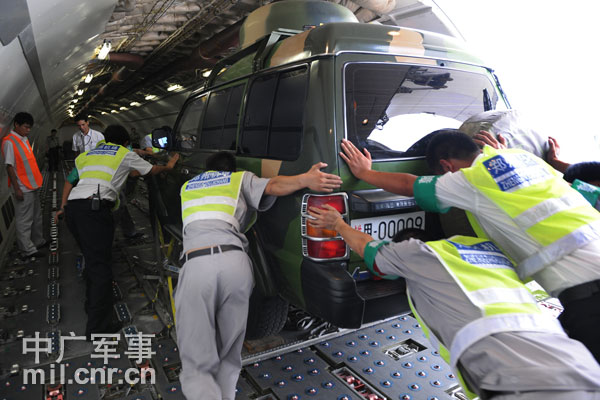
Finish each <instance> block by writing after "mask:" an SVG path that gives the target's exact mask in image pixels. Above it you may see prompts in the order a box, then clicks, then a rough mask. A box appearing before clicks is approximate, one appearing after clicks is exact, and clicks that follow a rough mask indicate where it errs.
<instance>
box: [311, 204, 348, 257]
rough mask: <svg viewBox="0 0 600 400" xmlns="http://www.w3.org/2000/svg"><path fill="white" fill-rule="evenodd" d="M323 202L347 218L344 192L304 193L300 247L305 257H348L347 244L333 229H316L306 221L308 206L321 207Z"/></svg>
mask: <svg viewBox="0 0 600 400" xmlns="http://www.w3.org/2000/svg"><path fill="white" fill-rule="evenodd" d="M325 204H328V205H330V206H331V207H333V208H335V209H336V210H338V212H339V213H340V214H342V215H343V216H344V218H347V214H348V211H347V205H346V204H347V196H346V194H345V193H338V194H334V195H326V196H324V195H313V194H306V195H304V198H303V199H302V245H303V246H302V248H303V254H304V256H305V257H308V258H311V259H314V260H316V261H321V260H335V259H343V258H346V257H348V246H347V245H346V242H344V241H343V240H342V239H341V238H340V237H339V235H338V233H337V232H336V231H334V230H329V229H317V228H314V227H312V226H311V225H310V224H309V223H308V221H309V216H308V209H309V208H310V207H318V208H323V206H324V205H325Z"/></svg>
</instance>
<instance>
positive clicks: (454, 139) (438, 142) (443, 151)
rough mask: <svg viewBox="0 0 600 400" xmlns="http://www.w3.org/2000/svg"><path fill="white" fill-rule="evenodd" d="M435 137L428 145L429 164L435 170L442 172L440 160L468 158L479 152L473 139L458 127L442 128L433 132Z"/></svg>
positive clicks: (427, 156) (427, 157)
mask: <svg viewBox="0 0 600 400" xmlns="http://www.w3.org/2000/svg"><path fill="white" fill-rule="evenodd" d="M432 135H433V137H432V138H431V141H430V142H429V145H428V146H427V153H426V159H427V165H429V168H431V169H432V170H433V171H434V172H436V173H439V172H441V171H440V170H441V167H440V160H448V159H450V158H455V159H457V160H468V159H471V158H473V157H474V156H476V155H477V154H478V153H479V151H480V150H479V147H478V146H477V143H475V142H474V141H473V139H472V138H471V137H470V136H468V135H466V134H465V133H463V132H461V131H459V130H458V129H440V130H438V131H435V132H432Z"/></svg>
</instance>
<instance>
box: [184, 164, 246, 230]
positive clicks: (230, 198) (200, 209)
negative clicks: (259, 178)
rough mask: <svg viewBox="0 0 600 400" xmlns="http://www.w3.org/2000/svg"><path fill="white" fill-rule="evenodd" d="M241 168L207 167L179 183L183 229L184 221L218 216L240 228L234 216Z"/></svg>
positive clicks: (219, 218)
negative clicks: (217, 169)
mask: <svg viewBox="0 0 600 400" xmlns="http://www.w3.org/2000/svg"><path fill="white" fill-rule="evenodd" d="M243 177H244V172H219V171H206V172H203V173H201V174H200V175H198V176H196V177H195V178H193V179H191V180H189V181H187V182H186V183H184V184H183V186H182V187H181V215H182V218H183V229H184V230H185V227H186V226H187V224H189V223H191V222H193V221H198V220H206V219H217V220H221V221H225V222H228V223H230V224H231V225H233V226H234V227H235V228H236V229H237V230H239V229H240V223H239V221H238V220H237V219H236V218H235V217H234V214H235V209H236V207H237V203H238V199H239V196H240V191H241V188H242V178H243Z"/></svg>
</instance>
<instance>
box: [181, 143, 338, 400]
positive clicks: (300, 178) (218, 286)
mask: <svg viewBox="0 0 600 400" xmlns="http://www.w3.org/2000/svg"><path fill="white" fill-rule="evenodd" d="M326 166H327V164H325V163H317V164H315V165H313V166H312V168H311V169H310V170H309V171H308V172H306V173H304V174H300V175H294V176H276V177H274V178H271V179H266V178H259V177H257V176H256V175H254V174H253V173H252V172H244V171H240V172H235V171H236V163H235V158H234V156H233V155H232V154H231V153H229V152H219V153H216V154H214V155H213V156H211V157H210V158H209V159H208V160H207V164H206V168H207V169H208V171H206V172H203V173H201V174H200V175H198V176H196V177H195V178H193V179H191V180H189V181H187V182H186V183H184V184H183V186H182V187H181V209H182V217H183V257H182V260H181V263H182V264H183V268H182V269H181V273H180V275H179V281H178V283H177V291H176V292H175V309H176V318H175V321H176V328H177V344H178V346H179V354H180V355H181V364H182V371H181V375H180V376H179V379H180V380H181V388H182V390H183V394H184V395H185V397H186V398H187V399H188V400H204V399H223V400H225V399H228V400H233V399H234V398H235V397H236V396H235V386H236V383H237V380H238V377H239V374H240V370H241V367H242V359H241V351H242V343H243V341H244V335H245V332H246V319H247V316H248V304H249V301H250V294H251V292H252V287H253V286H254V279H253V277H252V265H251V261H250V258H249V257H248V255H247V254H246V252H247V251H248V239H246V236H245V235H244V232H245V231H246V230H247V228H249V227H250V225H251V224H252V222H253V221H254V218H253V217H254V216H255V214H256V211H266V210H268V209H269V208H270V207H271V206H272V205H273V203H274V202H275V196H285V195H288V194H291V193H293V192H295V191H297V190H300V189H304V188H309V189H311V190H314V191H318V192H331V191H333V190H334V189H336V188H338V187H339V186H340V184H341V182H342V181H341V179H340V178H339V177H338V176H336V175H332V174H327V173H324V172H321V171H320V169H321V168H325V167H326Z"/></svg>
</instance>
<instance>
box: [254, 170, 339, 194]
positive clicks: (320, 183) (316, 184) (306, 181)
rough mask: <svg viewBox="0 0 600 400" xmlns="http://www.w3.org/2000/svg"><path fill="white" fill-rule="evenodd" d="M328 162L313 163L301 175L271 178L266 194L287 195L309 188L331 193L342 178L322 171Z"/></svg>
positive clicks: (337, 186)
mask: <svg viewBox="0 0 600 400" xmlns="http://www.w3.org/2000/svg"><path fill="white" fill-rule="evenodd" d="M326 166H327V164H325V163H323V162H320V163H317V164H315V165H313V166H312V167H311V168H310V169H309V170H308V171H307V172H305V173H303V174H300V175H293V176H283V175H279V176H276V177H274V178H271V179H270V180H269V183H267V187H266V188H265V194H268V195H271V196H286V195H288V194H292V193H294V192H295V191H297V190H300V189H304V188H309V189H311V190H314V191H315V192H325V193H331V192H333V190H334V189H337V188H339V187H340V185H341V184H342V179H341V178H340V177H339V176H337V175H333V174H328V173H325V172H322V171H321V168H325V167H326Z"/></svg>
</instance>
